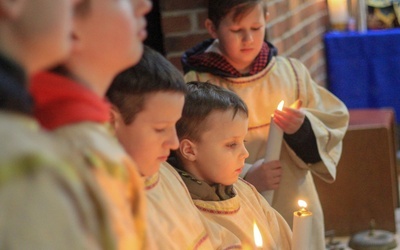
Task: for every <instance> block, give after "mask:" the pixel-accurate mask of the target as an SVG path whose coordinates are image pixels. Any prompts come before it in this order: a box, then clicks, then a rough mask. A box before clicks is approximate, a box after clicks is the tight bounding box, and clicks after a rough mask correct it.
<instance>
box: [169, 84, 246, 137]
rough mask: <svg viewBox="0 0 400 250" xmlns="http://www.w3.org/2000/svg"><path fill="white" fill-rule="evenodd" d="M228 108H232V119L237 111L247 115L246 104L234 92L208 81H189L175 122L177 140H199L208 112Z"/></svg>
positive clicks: (204, 127)
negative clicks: (179, 114)
mask: <svg viewBox="0 0 400 250" xmlns="http://www.w3.org/2000/svg"><path fill="white" fill-rule="evenodd" d="M230 109H231V110H233V116H232V119H233V118H234V117H235V116H236V115H237V113H238V112H241V113H244V114H245V115H246V116H248V110H247V106H246V104H245V103H244V102H243V100H242V99H241V98H240V97H239V96H238V95H237V94H235V93H234V92H232V91H230V90H227V89H224V88H222V87H219V86H216V85H213V84H211V83H209V82H196V81H193V82H189V83H188V93H187V94H186V99H185V105H184V106H183V111H182V117H181V119H180V120H179V121H178V122H177V124H176V131H177V134H178V138H179V140H181V139H190V140H193V141H199V140H200V136H201V133H202V132H203V131H204V130H205V129H206V124H204V122H205V121H206V119H207V117H208V116H209V115H210V113H211V112H213V111H226V110H230Z"/></svg>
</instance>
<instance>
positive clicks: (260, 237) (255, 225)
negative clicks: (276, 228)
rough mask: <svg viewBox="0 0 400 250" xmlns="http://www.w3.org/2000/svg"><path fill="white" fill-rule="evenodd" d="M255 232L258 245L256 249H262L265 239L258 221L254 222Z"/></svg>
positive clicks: (255, 242)
mask: <svg viewBox="0 0 400 250" xmlns="http://www.w3.org/2000/svg"><path fill="white" fill-rule="evenodd" d="M253 234H254V244H255V246H256V249H262V246H263V239H262V236H261V232H260V230H259V229H258V226H257V224H256V222H254V223H253Z"/></svg>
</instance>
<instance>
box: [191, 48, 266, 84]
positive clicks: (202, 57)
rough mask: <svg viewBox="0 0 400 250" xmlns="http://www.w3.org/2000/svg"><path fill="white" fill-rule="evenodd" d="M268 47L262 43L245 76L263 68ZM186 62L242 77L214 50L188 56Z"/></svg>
mask: <svg viewBox="0 0 400 250" xmlns="http://www.w3.org/2000/svg"><path fill="white" fill-rule="evenodd" d="M268 54H269V47H268V45H267V43H263V45H262V47H261V50H260V53H259V54H258V55H257V57H256V58H255V59H254V62H253V64H252V66H251V68H250V72H249V73H247V74H246V76H251V75H255V74H257V73H258V72H260V71H261V70H263V69H264V68H265V67H266V66H267V64H268ZM188 62H189V63H190V64H191V65H192V66H197V67H199V66H201V67H207V68H215V69H218V70H220V71H222V72H225V73H227V74H228V75H231V76H232V77H242V76H243V75H242V74H241V73H240V72H239V71H238V70H237V69H235V68H234V67H233V66H232V65H231V64H230V63H229V62H228V61H227V60H226V59H225V58H224V57H223V56H222V55H220V54H218V53H215V52H206V53H202V54H199V55H193V56H191V57H189V59H188Z"/></svg>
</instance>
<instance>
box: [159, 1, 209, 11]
mask: <svg viewBox="0 0 400 250" xmlns="http://www.w3.org/2000/svg"><path fill="white" fill-rule="evenodd" d="M211 1H212V0H211ZM201 7H207V1H206V0H164V1H160V9H161V10H162V11H170V10H187V9H196V8H201Z"/></svg>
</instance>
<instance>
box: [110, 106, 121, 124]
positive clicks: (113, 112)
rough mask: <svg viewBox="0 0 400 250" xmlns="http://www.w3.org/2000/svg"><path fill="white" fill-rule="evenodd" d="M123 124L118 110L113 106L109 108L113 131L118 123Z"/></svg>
mask: <svg viewBox="0 0 400 250" xmlns="http://www.w3.org/2000/svg"><path fill="white" fill-rule="evenodd" d="M121 122H123V119H122V116H121V113H120V112H119V111H118V108H117V107H115V106H114V105H111V108H110V124H111V126H112V127H113V129H114V130H117V128H118V127H119V125H120V123H121Z"/></svg>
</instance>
